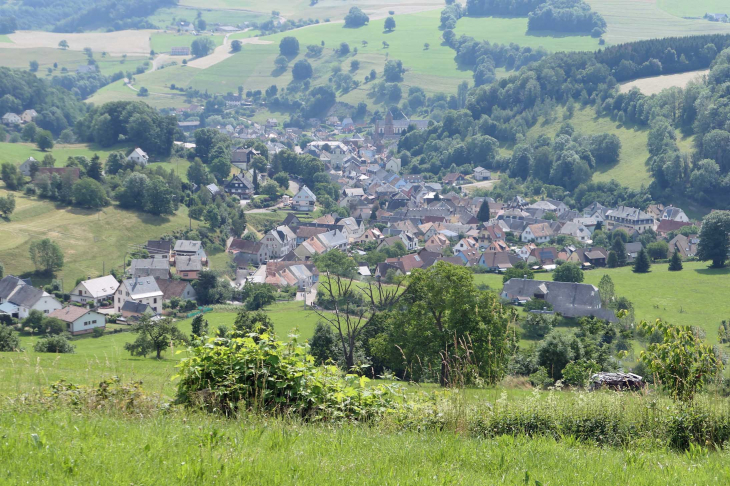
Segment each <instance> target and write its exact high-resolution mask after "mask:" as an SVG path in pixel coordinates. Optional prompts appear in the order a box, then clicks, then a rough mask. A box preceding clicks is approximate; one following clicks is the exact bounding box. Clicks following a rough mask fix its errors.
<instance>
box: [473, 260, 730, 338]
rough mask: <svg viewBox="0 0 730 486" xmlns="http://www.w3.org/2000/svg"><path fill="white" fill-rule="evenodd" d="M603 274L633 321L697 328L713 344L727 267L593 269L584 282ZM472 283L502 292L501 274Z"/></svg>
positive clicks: (729, 273)
mask: <svg viewBox="0 0 730 486" xmlns="http://www.w3.org/2000/svg"><path fill="white" fill-rule="evenodd" d="M604 275H609V276H610V277H611V279H612V280H613V283H614V285H615V287H616V295H617V296H621V297H626V298H628V299H629V300H630V301H631V302H632V303H633V304H634V311H635V315H636V319H637V320H647V321H649V322H651V321H653V320H655V319H664V320H666V321H667V322H670V323H672V324H677V325H684V326H697V327H699V328H701V329H704V330H705V332H706V334H707V340H708V341H709V342H711V343H713V344H714V343H717V329H718V327H719V325H720V323H721V322H722V321H723V320H727V319H728V309H727V306H726V305H725V303H726V302H727V299H726V297H725V293H726V292H725V291H726V289H727V285H728V283H730V268H725V269H720V270H715V269H710V268H707V263H705V262H685V263H684V270H682V271H680V272H670V271H669V270H668V265H667V264H666V263H658V264H654V265H652V267H651V272H649V273H646V274H636V273H634V272H633V271H632V268H631V267H630V266H627V267H622V268H597V269H594V270H589V271H586V272H585V281H584V283H588V284H593V285H596V286H597V285H598V283H599V282H600V281H601V278H602V277H603V276H604ZM535 278H536V279H539V280H552V274H550V273H537V274H535ZM474 280H475V281H476V282H477V283H482V284H486V285H488V286H489V287H490V288H491V289H492V290H494V291H497V292H500V291H501V289H502V276H501V275H497V274H481V275H475V276H474Z"/></svg>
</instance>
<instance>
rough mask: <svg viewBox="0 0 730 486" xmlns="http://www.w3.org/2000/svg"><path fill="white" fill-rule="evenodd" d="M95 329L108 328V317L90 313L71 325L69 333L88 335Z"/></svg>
mask: <svg viewBox="0 0 730 486" xmlns="http://www.w3.org/2000/svg"><path fill="white" fill-rule="evenodd" d="M95 327H101V328H104V327H106V316H104V314H99V313H98V312H94V311H90V312H87V313H86V314H84V315H83V316H81V317H79V318H78V319H76V320H75V321H74V322H71V323H69V331H70V332H71V334H73V335H74V336H75V335H78V334H86V333H89V332H91V331H92V330H93V329H94V328H95Z"/></svg>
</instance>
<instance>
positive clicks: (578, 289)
mask: <svg viewBox="0 0 730 486" xmlns="http://www.w3.org/2000/svg"><path fill="white" fill-rule="evenodd" d="M501 296H502V298H503V299H507V300H509V301H510V302H512V303H514V304H519V305H523V304H525V303H526V302H529V301H533V300H543V301H545V302H547V303H549V304H550V305H551V306H552V308H553V311H554V312H557V313H560V314H561V315H563V316H564V317H571V318H580V317H590V316H594V317H597V318H599V319H604V320H607V321H609V322H617V321H618V319H617V318H616V314H615V313H614V312H613V311H612V310H610V309H606V308H603V306H602V304H601V295H600V291H599V290H598V288H597V287H595V286H593V285H589V284H579V283H571V282H548V281H542V280H528V279H523V278H513V279H510V280H509V281H508V282H506V283H505V284H504V287H503V288H502V293H501Z"/></svg>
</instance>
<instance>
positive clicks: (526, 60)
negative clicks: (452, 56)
mask: <svg viewBox="0 0 730 486" xmlns="http://www.w3.org/2000/svg"><path fill="white" fill-rule="evenodd" d="M444 40H445V41H446V42H447V43H448V45H449V46H450V47H451V48H453V49H454V50H455V51H456V61H457V62H458V63H459V64H460V65H463V66H470V67H472V69H473V71H474V85H475V86H482V85H484V84H489V83H492V82H494V81H495V80H496V79H497V77H496V72H495V69H496V68H500V67H503V68H505V69H507V70H512V69H514V70H518V69H519V68H521V67H522V66H526V65H528V64H530V63H532V62H536V61H539V60H540V59H542V58H544V57H545V56H547V55H548V53H547V51H546V50H545V49H543V48H542V47H539V48H537V49H533V48H531V47H522V48H521V47H520V46H518V45H516V44H510V45H504V44H491V43H490V42H489V41H477V40H475V39H474V38H472V37H468V36H463V35H462V36H461V37H459V38H458V39H457V38H456V36H455V34H454V33H453V31H450V30H449V31H446V32H444Z"/></svg>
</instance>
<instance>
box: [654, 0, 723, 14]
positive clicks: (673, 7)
mask: <svg viewBox="0 0 730 486" xmlns="http://www.w3.org/2000/svg"><path fill="white" fill-rule="evenodd" d="M656 5H657V7H659V8H660V9H662V10H663V11H665V12H667V13H670V14H672V15H676V16H677V17H693V18H702V17H703V16H704V15H705V14H706V13H727V14H730V8H728V3H727V1H726V0H693V1H691V2H688V1H687V0H656Z"/></svg>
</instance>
